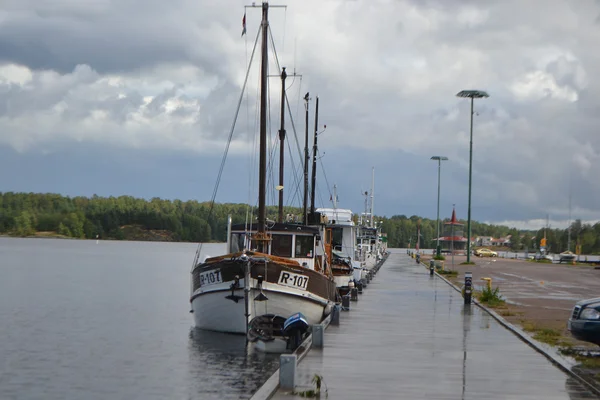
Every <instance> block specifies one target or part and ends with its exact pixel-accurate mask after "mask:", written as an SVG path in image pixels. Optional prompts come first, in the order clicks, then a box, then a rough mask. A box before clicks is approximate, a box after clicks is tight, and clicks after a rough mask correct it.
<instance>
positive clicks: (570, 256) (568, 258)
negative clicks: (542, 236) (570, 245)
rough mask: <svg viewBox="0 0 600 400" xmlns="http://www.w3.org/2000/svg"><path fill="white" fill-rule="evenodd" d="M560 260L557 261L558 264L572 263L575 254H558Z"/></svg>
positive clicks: (564, 252)
mask: <svg viewBox="0 0 600 400" xmlns="http://www.w3.org/2000/svg"><path fill="white" fill-rule="evenodd" d="M559 256H560V258H559V260H558V262H559V263H562V262H563V261H564V262H567V263H569V262H572V261H573V260H575V257H576V256H575V254H573V252H572V251H563V252H562V253H560V254H559Z"/></svg>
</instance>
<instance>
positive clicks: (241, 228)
mask: <svg viewBox="0 0 600 400" xmlns="http://www.w3.org/2000/svg"><path fill="white" fill-rule="evenodd" d="M257 229H258V225H257V224H254V223H253V224H251V225H246V224H232V225H231V232H247V231H249V232H252V231H256V230H257ZM267 231H268V232H271V233H275V232H281V233H288V234H291V233H304V234H310V235H316V234H319V229H318V228H316V227H314V226H307V225H301V224H293V223H279V222H275V223H274V224H269V223H267Z"/></svg>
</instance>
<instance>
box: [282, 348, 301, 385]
mask: <svg viewBox="0 0 600 400" xmlns="http://www.w3.org/2000/svg"><path fill="white" fill-rule="evenodd" d="M297 363H298V358H297V357H296V355H295V354H282V355H280V356H279V386H280V387H281V388H282V389H285V390H290V389H294V388H295V387H296V364H297Z"/></svg>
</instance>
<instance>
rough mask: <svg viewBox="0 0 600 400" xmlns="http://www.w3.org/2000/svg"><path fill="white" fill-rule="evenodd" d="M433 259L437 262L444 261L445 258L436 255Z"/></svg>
mask: <svg viewBox="0 0 600 400" xmlns="http://www.w3.org/2000/svg"><path fill="white" fill-rule="evenodd" d="M433 259H434V260H439V261H444V260H445V259H446V257H444V256H442V255H439V256H437V255H436V256H434V257H433Z"/></svg>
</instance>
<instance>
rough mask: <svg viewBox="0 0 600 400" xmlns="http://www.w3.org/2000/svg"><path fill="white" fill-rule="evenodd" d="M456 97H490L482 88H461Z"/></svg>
mask: <svg viewBox="0 0 600 400" xmlns="http://www.w3.org/2000/svg"><path fill="white" fill-rule="evenodd" d="M456 97H470V98H472V99H481V98H483V97H490V95H489V94H487V92H484V91H483V90H463V91H460V92H458V93H457V94H456Z"/></svg>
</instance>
